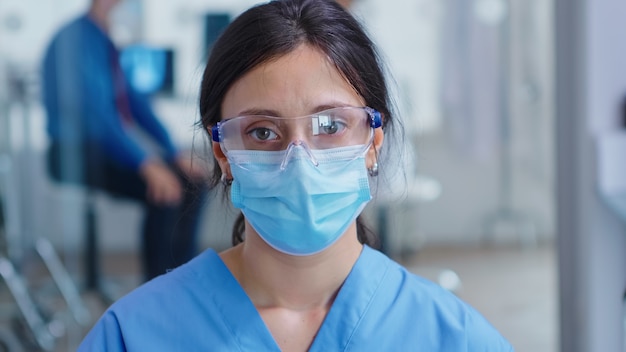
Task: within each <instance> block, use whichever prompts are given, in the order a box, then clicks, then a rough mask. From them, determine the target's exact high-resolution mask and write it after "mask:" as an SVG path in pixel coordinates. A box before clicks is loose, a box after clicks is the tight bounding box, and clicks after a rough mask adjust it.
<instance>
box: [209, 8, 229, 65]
mask: <svg viewBox="0 0 626 352" xmlns="http://www.w3.org/2000/svg"><path fill="white" fill-rule="evenodd" d="M230 21H231V15H230V14H228V13H222V12H209V13H206V14H205V15H204V58H205V60H206V59H207V58H208V57H209V54H210V53H211V49H212V48H213V44H214V43H215V41H216V40H217V38H218V37H219V36H220V35H221V34H222V32H223V31H224V29H225V28H226V27H227V26H228V25H229V24H230Z"/></svg>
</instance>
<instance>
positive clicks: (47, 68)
mask: <svg viewBox="0 0 626 352" xmlns="http://www.w3.org/2000/svg"><path fill="white" fill-rule="evenodd" d="M117 3H118V0H92V2H91V5H90V7H89V10H88V12H87V13H86V14H84V15H81V16H80V17H78V18H76V19H73V20H72V21H70V22H69V23H67V24H65V25H64V26H62V28H61V29H60V30H59V31H58V32H57V33H56V34H55V35H54V36H53V39H52V41H51V43H50V44H49V46H48V48H47V50H46V52H45V57H44V60H43V67H42V75H43V77H42V79H43V103H44V106H45V110H46V113H47V132H48V135H49V138H50V147H49V150H48V170H49V173H50V174H51V176H52V178H53V179H55V180H56V181H60V182H62V183H76V184H81V185H86V186H87V187H90V188H93V189H97V190H102V191H104V192H106V193H109V194H112V195H114V196H119V197H123V198H127V199H132V200H135V201H138V202H140V203H141V204H143V205H144V207H145V210H146V212H145V217H144V220H143V229H142V232H143V233H142V257H143V274H144V279H145V280H149V279H152V278H154V277H156V276H158V275H160V274H164V273H165V272H166V271H167V270H169V269H173V268H174V267H176V266H177V265H180V264H182V263H185V262H186V261H187V260H189V259H191V258H192V257H193V256H194V255H195V254H197V250H196V247H197V244H196V242H197V238H196V237H197V228H198V223H199V214H200V210H201V209H202V207H203V203H204V199H205V195H206V186H205V181H206V176H205V173H206V168H202V166H201V165H202V161H197V160H195V159H194V160H193V161H192V160H191V153H190V152H189V151H182V150H179V149H178V148H177V147H176V146H175V145H174V143H173V141H172V139H171V138H170V136H169V134H168V132H167V131H166V129H165V128H164V126H163V125H162V124H161V123H160V122H159V120H158V119H157V117H156V116H155V113H154V112H153V110H152V108H151V106H150V101H149V99H148V98H149V97H147V96H145V95H142V94H139V93H138V92H137V91H135V90H134V89H133V87H132V86H131V85H129V83H128V81H127V79H126V77H125V76H124V72H123V71H122V69H121V67H120V62H119V51H118V49H117V48H116V47H115V45H114V43H113V42H112V40H111V38H110V37H109V35H108V32H109V24H108V21H109V15H110V14H111V12H112V10H113V9H114V7H115V6H116V5H117ZM140 135H141V136H144V137H142V138H143V139H144V140H149V141H150V143H152V145H153V146H154V145H156V147H153V148H149V147H148V144H147V143H143V142H142V138H139V137H138V136H140ZM146 136H147V137H146Z"/></svg>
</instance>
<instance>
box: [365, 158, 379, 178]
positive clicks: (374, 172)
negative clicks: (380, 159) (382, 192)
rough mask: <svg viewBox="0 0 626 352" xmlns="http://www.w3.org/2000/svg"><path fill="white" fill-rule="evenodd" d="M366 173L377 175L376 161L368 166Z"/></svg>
mask: <svg viewBox="0 0 626 352" xmlns="http://www.w3.org/2000/svg"><path fill="white" fill-rule="evenodd" d="M367 173H369V174H370V176H372V177H376V176H378V163H376V162H375V163H374V165H372V167H370V168H368V169H367Z"/></svg>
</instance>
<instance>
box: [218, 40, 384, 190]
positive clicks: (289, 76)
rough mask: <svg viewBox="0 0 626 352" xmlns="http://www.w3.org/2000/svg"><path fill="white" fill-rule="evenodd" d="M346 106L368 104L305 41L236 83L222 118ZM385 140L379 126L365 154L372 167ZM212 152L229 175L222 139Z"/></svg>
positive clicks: (301, 113) (295, 114)
mask: <svg viewBox="0 0 626 352" xmlns="http://www.w3.org/2000/svg"><path fill="white" fill-rule="evenodd" d="M343 106H365V102H364V100H363V98H362V97H361V96H359V94H357V92H356V91H355V90H354V89H353V88H352V86H351V85H350V84H349V83H348V82H347V81H346V80H345V79H344V77H343V76H342V75H341V74H340V73H339V71H338V70H337V69H336V68H335V66H334V65H333V64H332V63H331V62H330V61H329V60H328V59H327V57H326V56H325V55H324V54H322V53H320V52H319V51H317V50H316V49H313V48H311V47H310V46H307V45H301V46H299V47H298V48H296V49H295V50H294V51H292V52H290V53H288V54H287V55H285V56H282V57H279V58H278V59H275V60H272V61H269V62H267V63H264V64H262V65H260V66H258V67H256V68H254V69H253V70H251V71H250V72H248V73H247V74H245V75H244V76H243V77H241V78H240V79H239V80H237V81H235V83H234V84H233V85H232V86H231V87H230V88H229V90H228V91H227V92H226V95H225V96H224V100H223V102H222V117H223V118H224V119H226V118H232V117H237V116H242V115H270V116H277V117H298V116H304V115H309V114H313V113H316V112H319V111H322V110H326V109H330V108H334V107H343ZM382 139H383V133H382V130H381V129H380V128H378V129H376V130H375V136H374V142H373V146H372V148H371V149H370V151H369V152H368V155H367V166H368V167H371V166H372V165H373V164H374V162H375V161H376V159H375V152H374V146H375V147H376V148H377V149H378V148H380V146H381V144H382ZM213 152H214V153H215V156H216V158H217V160H218V162H219V164H220V167H221V169H222V172H224V173H225V174H226V176H227V177H228V178H231V175H230V168H229V166H228V162H227V160H226V157H225V156H224V154H223V153H222V151H221V149H220V146H219V144H218V143H214V145H213Z"/></svg>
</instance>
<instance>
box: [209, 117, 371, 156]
mask: <svg viewBox="0 0 626 352" xmlns="http://www.w3.org/2000/svg"><path fill="white" fill-rule="evenodd" d="M381 125H382V118H381V114H380V113H379V112H378V111H376V110H374V109H372V108H369V107H340V108H333V109H329V110H324V111H321V112H318V113H315V114H312V115H307V116H301V117H275V116H262V115H250V116H239V117H234V118H231V119H227V120H224V121H221V122H218V123H217V125H216V126H213V128H212V131H211V132H212V138H213V141H215V142H219V143H220V145H221V148H222V150H223V151H224V153H225V154H226V155H227V156H228V153H229V152H230V151H237V150H248V151H283V150H286V149H287V148H288V147H289V145H290V144H293V143H294V142H295V143H298V144H301V143H303V144H306V145H307V147H308V148H311V149H313V150H324V149H332V148H340V147H349V146H356V145H369V144H370V143H371V141H372V138H373V135H374V129H375V128H378V127H380V126H381Z"/></svg>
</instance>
